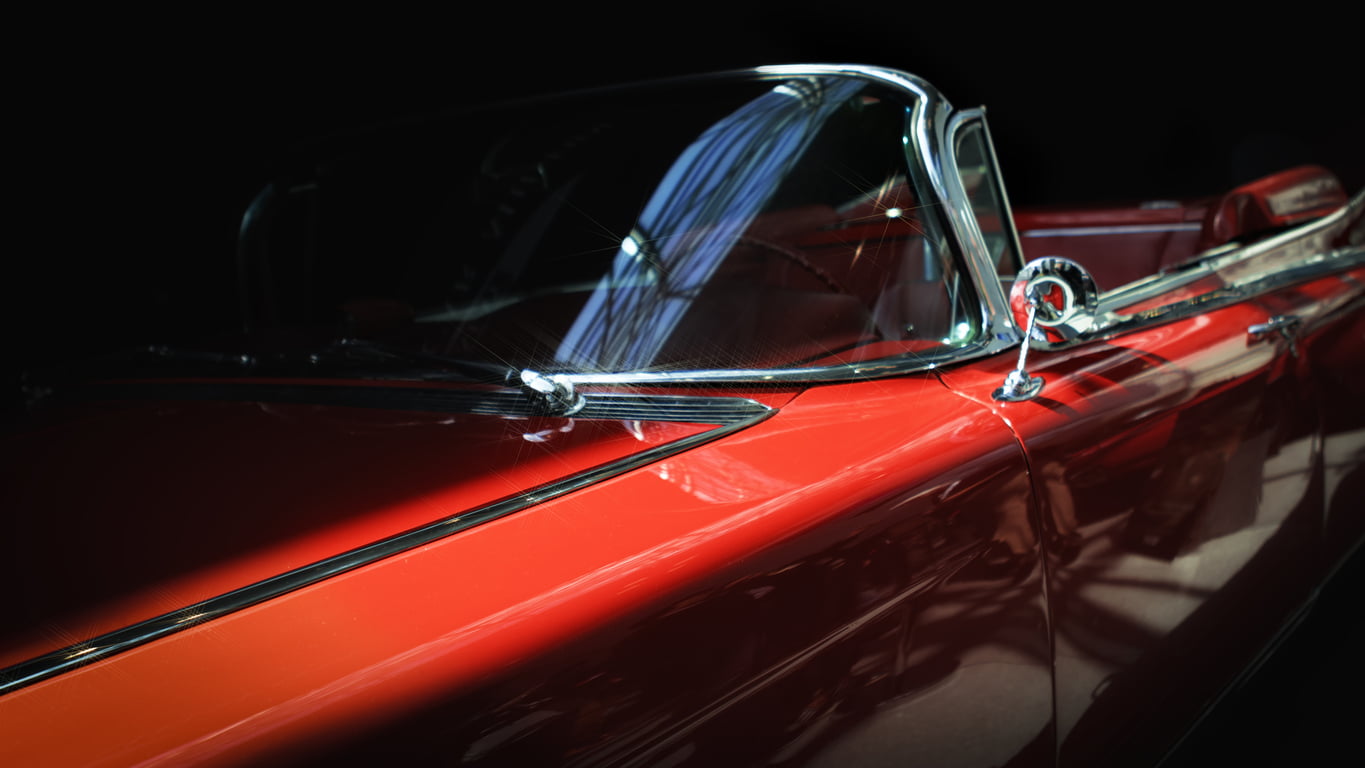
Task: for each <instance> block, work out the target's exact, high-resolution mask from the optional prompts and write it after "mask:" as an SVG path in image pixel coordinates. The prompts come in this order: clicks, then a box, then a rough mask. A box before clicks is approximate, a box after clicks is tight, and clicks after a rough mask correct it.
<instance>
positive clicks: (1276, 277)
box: [1033, 247, 1365, 350]
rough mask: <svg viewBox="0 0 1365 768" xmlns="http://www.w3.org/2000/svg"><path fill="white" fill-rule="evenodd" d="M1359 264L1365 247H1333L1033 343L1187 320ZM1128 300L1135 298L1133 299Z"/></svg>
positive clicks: (1050, 346)
mask: <svg viewBox="0 0 1365 768" xmlns="http://www.w3.org/2000/svg"><path fill="white" fill-rule="evenodd" d="M1359 266H1365V248H1362V247H1355V248H1346V249H1342V250H1337V251H1331V252H1329V253H1325V254H1320V255H1319V256H1317V257H1315V258H1311V259H1308V260H1306V261H1305V262H1303V263H1301V264H1300V265H1298V266H1295V267H1290V268H1287V269H1279V270H1272V271H1268V272H1265V273H1261V274H1259V275H1258V276H1256V277H1255V278H1254V279H1249V280H1244V281H1238V282H1235V283H1230V284H1228V285H1227V286H1225V287H1223V288H1219V289H1216V290H1212V291H1209V292H1208V293H1203V294H1200V295H1198V296H1195V297H1193V298H1190V299H1186V300H1184V301H1177V302H1173V303H1171V304H1166V305H1163V306H1160V307H1154V308H1152V309H1148V310H1143V311H1142V312H1137V313H1134V314H1131V315H1117V314H1114V313H1112V312H1110V313H1108V316H1107V317H1106V316H1105V315H1104V314H1102V315H1101V319H1100V323H1101V325H1099V327H1097V328H1096V330H1095V331H1093V332H1090V333H1086V334H1084V335H1082V336H1080V337H1078V338H1076V339H1072V340H1069V341H1063V342H1058V343H1053V344H1044V343H1036V342H1035V343H1034V345H1033V347H1034V348H1035V349H1047V350H1056V349H1066V348H1068V347H1074V346H1076V345H1077V344H1084V343H1087V342H1091V341H1095V340H1097V339H1108V338H1112V337H1114V336H1118V335H1121V334H1125V333H1132V332H1134V331H1138V330H1142V329H1145V328H1150V327H1153V326H1157V325H1163V324H1165V323H1171V322H1175V321H1177V320H1185V319H1188V318H1191V317H1194V316H1196V315H1202V314H1206V313H1208V312H1213V311H1215V310H1218V309H1222V308H1223V307H1226V306H1229V305H1231V304H1236V303H1238V302H1242V301H1246V300H1247V299H1252V298H1255V297H1257V296H1260V295H1262V294H1265V293H1269V292H1271V291H1275V290H1279V289H1280V288H1286V287H1288V286H1291V285H1295V284H1297V283H1304V282H1309V281H1311V280H1315V279H1317V278H1320V277H1325V276H1327V275H1330V274H1332V273H1334V272H1339V271H1342V270H1346V269H1353V268H1355V267H1359ZM1128 303H1129V304H1132V303H1135V302H1131V301H1130V302H1128Z"/></svg>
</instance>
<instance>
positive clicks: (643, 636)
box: [0, 375, 1051, 765]
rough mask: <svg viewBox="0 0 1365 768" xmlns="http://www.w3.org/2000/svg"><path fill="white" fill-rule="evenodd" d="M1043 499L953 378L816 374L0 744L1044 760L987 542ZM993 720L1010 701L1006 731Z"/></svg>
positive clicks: (1024, 611)
mask: <svg viewBox="0 0 1365 768" xmlns="http://www.w3.org/2000/svg"><path fill="white" fill-rule="evenodd" d="M1028 499H1029V494H1028V493H1027V478H1026V475H1025V474H1024V467H1023V461H1022V456H1021V455H1020V453H1019V451H1018V447H1017V444H1016V443H1015V442H1014V440H1013V438H1012V437H1011V435H1010V433H1009V431H1008V430H1007V429H1006V428H1005V427H1004V426H1003V424H1001V423H1000V422H999V421H998V420H997V419H995V418H994V417H992V416H990V414H988V413H987V412H986V411H985V410H984V409H982V408H980V407H979V406H978V405H976V404H975V403H972V402H969V401H968V400H965V399H963V398H961V397H959V396H957V395H954V394H952V393H950V392H948V391H947V390H946V389H944V388H943V387H942V385H941V384H940V383H939V382H938V381H937V380H936V379H935V378H934V377H933V376H932V375H919V376H914V377H908V378H905V379H901V380H896V381H883V382H867V383H862V384H850V385H841V386H829V387H821V388H816V389H812V390H810V391H808V392H807V393H805V394H803V395H801V396H800V397H798V398H797V399H796V400H795V401H793V402H792V403H790V404H789V405H787V406H786V407H785V408H783V410H782V411H781V412H780V413H779V414H777V415H776V416H774V417H773V418H771V419H769V420H768V421H766V422H763V423H761V424H759V425H757V426H755V427H753V428H751V429H748V430H745V431H743V432H740V433H738V434H736V435H734V436H731V437H729V438H726V439H724V440H721V441H718V442H715V443H711V444H707V445H705V446H702V447H700V448H697V449H695V450H693V451H689V452H687V453H685V454H681V455H679V456H676V457H673V458H670V459H667V460H665V461H662V462H659V463H656V464H654V465H650V466H648V467H645V468H642V469H640V470H638V471H634V472H632V473H629V474H627V475H623V476H620V477H618V478H615V479H613V480H610V481H607V482H604V483H601V484H598V485H596V486H593V487H591V488H589V489H586V490H585V491H583V492H580V493H576V494H572V495H570V496H567V497H563V498H560V499H557V500H553V501H550V502H547V503H545V504H542V505H540V506H537V507H534V508H531V509H528V510H525V511H524V512H521V513H517V514H514V515H511V516H509V517H506V518H503V519H501V520H497V521H495V522H492V523H489V524H486V525H483V526H480V527H478V528H475V529H472V530H469V531H466V532H463V533H460V534H457V535H454V536H451V537H449V538H447V539H443V540H441V541H439V542H437V543H434V544H432V545H431V546H429V547H425V548H422V549H421V550H418V551H413V552H411V553H409V554H406V555H403V556H399V557H393V558H389V559H387V560H384V561H381V562H378V563H375V564H374V565H371V566H368V567H365V568H362V569H359V570H357V571H353V572H351V573H348V574H346V575H343V576H340V577H338V578H335V579H331V580H328V581H327V582H325V583H322V584H319V585H316V586H314V587H310V588H307V589H303V590H300V591H298V592H295V593H292V594H289V595H287V596H285V597H282V598H280V599H278V600H273V601H270V602H268V603H265V604H262V605H259V606H257V607H255V608H252V609H249V610H245V611H242V612H239V613H237V614H234V615H231V616H228V617H226V618H225V619H222V620H220V621H215V622H212V623H211V624H208V625H204V626H200V627H196V628H193V629H190V630H187V631H185V632H183V633H180V634H177V635H174V636H171V637H168V638H165V639H163V640H160V641H157V642H155V643H151V644H149V645H146V646H144V647H141V648H139V649H137V650H134V651H131V652H128V653H125V654H122V655H120V656H117V657H115V658H113V659H110V660H108V661H106V662H102V663H96V664H93V665H91V666H88V667H85V668H82V669H80V670H77V671H75V672H73V673H71V674H67V675H63V676H61V677H59V678H54V679H51V680H48V681H45V682H42V683H39V684H36V685H33V686H31V687H29V688H25V689H22V690H20V691H18V692H16V693H13V694H11V695H9V696H6V697H4V698H3V699H0V730H2V731H3V733H0V745H3V746H0V755H3V758H4V761H5V762H6V763H7V764H23V763H25V762H28V761H31V760H32V759H33V758H34V757H35V756H37V755H41V756H42V758H43V761H44V762H45V763H46V764H49V765H100V764H128V763H138V762H141V761H148V762H149V763H150V764H176V763H184V762H207V763H210V764H234V763H242V762H250V763H256V762H259V761H262V760H267V759H272V758H275V759H284V758H298V759H301V760H302V759H308V760H312V759H316V760H318V761H319V762H323V763H331V764H335V761H336V760H338V759H342V758H350V759H373V760H382V759H389V760H396V761H398V762H405V761H416V760H419V759H428V758H431V757H433V754H441V755H442V756H443V757H444V758H445V759H466V760H474V759H475V758H478V759H487V760H488V761H490V762H491V763H493V764H499V763H501V764H508V763H519V764H526V761H527V760H529V761H531V762H532V763H539V764H559V763H566V762H573V761H581V762H585V763H593V762H600V761H604V760H608V759H610V758H613V757H618V758H623V757H628V756H634V757H637V758H639V759H640V760H642V761H644V762H647V763H657V762H661V761H664V762H666V761H668V760H669V759H671V758H673V757H678V758H680V759H683V760H684V761H685V762H692V763H696V764H717V763H718V762H723V761H727V760H729V761H737V760H740V759H741V758H742V757H748V758H753V759H768V758H773V757H774V756H776V755H782V754H790V755H792V756H794V757H801V758H802V759H805V760H810V761H815V762H816V763H817V764H818V763H819V761H820V760H826V761H843V763H842V764H847V763H848V761H849V760H851V759H855V758H856V757H857V756H858V755H859V754H865V753H864V752H860V750H878V749H880V750H882V751H883V753H884V754H891V753H890V752H887V751H888V750H896V752H895V753H894V754H900V755H910V756H914V755H917V754H918V755H920V756H921V759H923V760H926V761H933V760H934V759H936V758H941V757H942V756H944V755H948V754H955V753H960V751H961V745H962V743H963V741H964V740H965V739H973V740H974V744H975V745H976V746H975V749H976V752H977V754H978V759H977V760H976V761H975V762H973V761H969V762H968V764H980V765H988V764H997V763H999V762H1003V761H1004V760H1007V759H1010V758H1012V757H1015V756H1019V758H1020V760H1022V761H1024V762H1025V763H1028V764H1037V765H1043V764H1047V762H1048V759H1049V755H1050V752H1051V742H1050V740H1049V739H1048V738H1047V736H1048V734H1050V733H1051V731H1050V718H1051V705H1050V700H1049V689H1050V679H1049V675H1048V658H1047V639H1046V621H1045V619H1044V611H1043V606H1042V603H1041V596H1042V591H1041V587H1042V584H1041V571H1040V570H1039V562H1040V561H1039V558H1038V550H1037V548H1036V547H1034V548H1032V549H1029V550H1025V551H1023V552H1020V553H1018V554H1017V556H1014V557H1011V556H1009V550H1008V548H1006V550H1005V553H1004V556H1003V557H1002V556H1001V553H1000V552H999V551H998V550H989V547H990V542H991V541H992V540H995V539H1000V538H1002V537H1003V536H1004V534H1003V533H1001V532H1002V531H1006V530H1009V529H1012V528H1016V527H1018V526H1024V527H1027V526H1028V524H1029V523H1028V518H1029V516H1030V515H1031V514H1032V512H1031V505H1030V504H1029V501H1028ZM988 550H989V551H988ZM1006 678H1007V679H1009V681H1010V682H1011V685H1010V687H1009V689H1008V690H1003V691H1002V690H997V689H996V688H997V686H996V685H995V683H997V682H999V681H1000V680H1002V679H1006ZM907 717H908V718H911V719H912V720H913V721H914V722H921V723H924V724H926V725H931V726H932V727H930V728H928V730H924V729H908V730H907V729H906V728H905V727H904V725H903V723H904V719H905V718H907ZM983 718H996V719H1000V720H1001V724H1000V727H999V728H997V729H995V731H994V732H993V733H994V735H993V736H992V737H991V738H989V739H985V740H982V739H981V737H980V733H979V731H978V730H977V724H979V723H980V722H981V721H982V720H983ZM911 737H913V738H911ZM736 745H741V746H740V747H739V748H740V749H741V750H750V751H751V752H752V754H750V753H747V752H746V753H744V754H743V755H741V754H739V753H736V751H735V750H736V749H737V747H736ZM335 750H339V751H335ZM433 750H435V751H436V752H433Z"/></svg>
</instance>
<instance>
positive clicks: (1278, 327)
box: [1247, 315, 1303, 357]
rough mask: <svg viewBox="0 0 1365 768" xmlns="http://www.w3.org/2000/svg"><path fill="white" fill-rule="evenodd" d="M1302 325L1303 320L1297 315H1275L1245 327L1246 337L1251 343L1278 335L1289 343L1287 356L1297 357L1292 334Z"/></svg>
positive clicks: (1297, 353) (1297, 349) (1296, 348)
mask: <svg viewBox="0 0 1365 768" xmlns="http://www.w3.org/2000/svg"><path fill="white" fill-rule="evenodd" d="M1302 324H1303V318H1301V317H1299V316H1298V315H1276V316H1275V317H1272V318H1270V319H1269V320H1267V321H1265V322H1264V323H1254V324H1252V325H1248V326H1247V335H1248V336H1250V337H1251V340H1252V341H1259V340H1261V339H1264V338H1265V337H1266V336H1269V335H1270V334H1272V333H1278V334H1280V336H1282V337H1284V340H1285V341H1287V342H1289V354H1291V355H1293V356H1294V357H1298V356H1299V348H1298V346H1297V345H1296V344H1295V343H1294V333H1295V331H1297V330H1298V329H1299V326H1300V325H1302Z"/></svg>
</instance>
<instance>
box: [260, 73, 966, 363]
mask: <svg viewBox="0 0 1365 768" xmlns="http://www.w3.org/2000/svg"><path fill="white" fill-rule="evenodd" d="M566 98H568V99H569V100H568V101H567V102H563V101H561V102H552V103H530V104H519V105H514V106H509V107H501V108H494V109H487V110H481V111H478V112H477V113H475V114H473V115H468V116H464V117H458V118H453V119H452V118H441V119H433V120H431V121H429V122H427V123H421V124H418V125H416V126H402V127H400V128H394V129H391V130H388V131H387V132H386V131H380V132H377V133H375V134H373V135H369V136H363V137H360V138H354V137H352V138H349V139H346V140H342V141H340V142H338V143H334V144H331V145H327V146H325V147H322V148H317V149H315V150H314V151H315V153H316V154H315V156H310V157H304V158H302V159H301V160H300V161H299V162H298V163H297V164H296V166H294V167H293V170H292V171H290V172H288V173H286V174H284V175H283V176H282V177H281V178H280V179H279V180H277V182H276V184H275V188H276V189H279V190H285V192H283V193H282V194H281V195H280V199H279V200H278V201H276V203H274V204H273V206H272V208H271V210H269V211H268V212H266V215H262V216H260V217H259V218H260V220H261V221H262V222H264V223H263V224H262V225H261V226H260V227H259V231H257V232H253V233H252V236H251V237H250V238H248V239H247V240H246V241H245V242H247V243H248V245H250V246H251V248H249V249H248V251H247V252H246V253H245V255H244V261H243V286H244V290H245V301H244V306H245V307H246V308H247V312H248V315H249V317H248V322H247V325H248V327H250V328H252V329H253V330H252V334H253V338H251V339H249V340H248V344H249V348H252V349H255V348H258V347H260V346H262V345H264V346H265V347H267V348H269V349H272V350H277V349H281V348H284V349H289V348H291V345H303V344H306V345H308V347H307V348H310V349H316V348H319V347H325V346H327V344H329V343H332V342H335V340H336V339H338V338H345V339H353V340H360V341H364V342H366V343H369V344H373V345H377V346H380V347H383V348H385V349H392V350H398V351H402V352H407V353H412V355H415V356H421V355H425V356H429V357H430V358H431V359H444V360H458V361H462V363H465V364H470V365H479V364H483V365H485V366H486V365H488V364H492V365H495V366H498V367H500V368H501V369H503V370H506V369H507V368H511V369H515V370H521V369H524V368H532V369H536V370H544V371H550V372H554V371H573V372H608V373H610V372H627V371H639V370H653V371H668V370H699V369H712V370H714V369H739V370H752V369H769V368H783V367H793V366H797V367H801V366H810V365H817V366H819V365H842V364H848V363H852V362H860V361H866V360H872V359H878V358H884V357H896V356H905V355H916V354H923V353H925V352H931V351H934V350H942V349H944V348H952V347H955V346H960V345H963V344H968V343H971V342H972V341H973V340H974V337H975V335H976V334H977V333H978V331H979V329H978V328H977V327H976V325H975V321H972V322H969V323H962V322H961V319H962V318H963V317H968V318H971V317H975V316H977V315H979V313H978V312H974V311H972V309H971V303H972V302H973V301H974V297H972V296H970V294H968V293H966V290H965V289H964V290H962V291H959V290H958V288H957V286H958V285H959V284H961V283H963V282H965V281H961V280H960V279H959V273H958V271H957V266H956V264H955V262H954V261H953V260H952V257H951V256H950V254H949V251H948V249H947V248H946V247H945V244H944V238H943V236H942V233H941V229H940V223H939V221H938V215H937V212H936V211H934V209H933V208H932V206H929V207H928V208H926V207H925V204H924V201H927V200H931V199H932V197H931V194H932V193H931V192H930V191H929V190H928V185H926V184H924V183H923V179H921V178H920V176H919V174H918V173H917V172H916V170H915V168H914V166H912V165H911V163H910V162H909V160H908V157H907V154H906V150H905V146H904V136H905V128H906V121H907V115H908V114H909V107H910V106H911V105H910V104H909V103H907V101H906V98H908V97H904V96H903V95H901V94H896V93H892V92H889V91H886V90H884V89H882V88H880V87H878V86H874V85H871V84H869V83H867V82H865V81H861V80H858V79H854V78H841V77H821V78H805V79H792V80H787V81H783V82H774V81H766V80H758V81H753V80H740V81H737V82H710V83H704V84H695V83H694V84H690V85H687V86H677V87H676V88H673V89H653V90H648V91H622V92H611V93H608V94H606V95H603V94H597V95H589V96H581V97H566ZM925 211H928V212H929V213H931V214H933V215H924V213H925Z"/></svg>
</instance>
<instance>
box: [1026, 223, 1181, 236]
mask: <svg viewBox="0 0 1365 768" xmlns="http://www.w3.org/2000/svg"><path fill="white" fill-rule="evenodd" d="M1203 228H1204V225H1203V224H1199V223H1197V222H1195V223H1189V224H1115V225H1112V226H1105V227H1061V228H1056V229H1029V230H1025V231H1024V232H1022V233H1020V237H1090V236H1093V235H1137V234H1142V233H1144V232H1153V233H1156V232H1198V231H1199V230H1201V229H1203Z"/></svg>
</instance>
